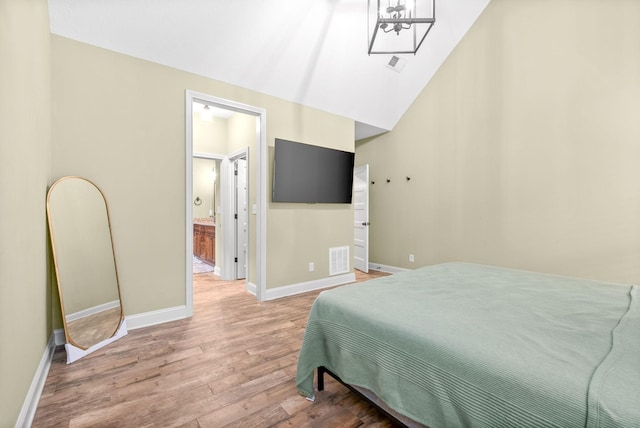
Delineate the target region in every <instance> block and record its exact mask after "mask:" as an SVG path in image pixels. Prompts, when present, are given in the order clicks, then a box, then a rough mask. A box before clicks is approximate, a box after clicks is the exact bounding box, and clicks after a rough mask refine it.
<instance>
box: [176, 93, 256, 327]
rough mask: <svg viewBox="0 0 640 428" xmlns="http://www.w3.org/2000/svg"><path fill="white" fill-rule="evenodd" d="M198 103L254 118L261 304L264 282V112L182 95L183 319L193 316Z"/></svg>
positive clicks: (205, 96) (206, 97)
mask: <svg viewBox="0 0 640 428" xmlns="http://www.w3.org/2000/svg"><path fill="white" fill-rule="evenodd" d="M196 100H199V101H204V102H206V103H208V104H211V105H214V106H216V107H220V108H223V109H227V110H234V111H237V112H240V113H244V114H249V115H251V116H255V117H256V118H257V126H256V147H257V152H258V153H257V159H256V160H257V162H256V164H257V165H256V178H255V186H252V187H255V192H256V210H255V213H256V220H257V221H256V222H255V223H256V254H255V263H256V278H255V281H256V283H255V293H256V298H257V299H258V300H260V301H262V300H263V299H264V298H265V290H266V280H267V263H266V257H267V233H266V229H267V227H266V226H267V212H266V210H267V192H266V190H265V189H266V187H265V186H266V183H267V170H268V168H267V167H268V165H267V111H266V110H265V109H263V108H259V107H254V106H250V105H247V104H241V103H237V102H235V101H230V100H226V99H223V98H218V97H214V96H211V95H208V94H204V93H201V92H196V91H191V90H186V91H185V154H186V160H185V163H186V165H185V183H186V192H185V206H186V210H185V211H186V213H185V235H186V248H185V265H186V269H185V270H186V275H185V306H186V315H187V316H193V255H192V254H191V251H190V249H191V248H193V233H192V230H193V224H192V219H193V208H192V206H191V203H192V201H191V196H192V194H193V165H192V160H191V159H192V156H193V102H194V101H196Z"/></svg>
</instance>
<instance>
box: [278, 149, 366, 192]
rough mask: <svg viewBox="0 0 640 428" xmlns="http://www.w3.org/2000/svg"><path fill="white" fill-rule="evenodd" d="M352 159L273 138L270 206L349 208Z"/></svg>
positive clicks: (345, 155) (338, 153) (327, 150)
mask: <svg viewBox="0 0 640 428" xmlns="http://www.w3.org/2000/svg"><path fill="white" fill-rule="evenodd" d="M354 156H355V155H354V153H351V152H345V151H342V150H335V149H329V148H326V147H318V146H312V145H309V144H303V143H297V142H294V141H288V140H281V139H279V138H276V141H275V150H274V155H273V202H303V203H340V204H350V203H351V193H352V187H353V162H354Z"/></svg>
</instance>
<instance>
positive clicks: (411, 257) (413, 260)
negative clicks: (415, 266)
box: [409, 254, 416, 263]
mask: <svg viewBox="0 0 640 428" xmlns="http://www.w3.org/2000/svg"><path fill="white" fill-rule="evenodd" d="M415 261H416V258H415V257H414V256H413V254H409V262H411V263H413V262H415Z"/></svg>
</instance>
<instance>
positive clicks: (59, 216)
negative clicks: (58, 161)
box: [47, 177, 127, 363]
mask: <svg viewBox="0 0 640 428" xmlns="http://www.w3.org/2000/svg"><path fill="white" fill-rule="evenodd" d="M47 219H48V222H49V234H50V236H51V247H52V251H53V258H54V264H55V271H56V279H57V282H58V291H59V293H60V303H61V309H62V320H63V323H64V331H65V337H66V344H65V348H66V351H67V363H71V362H73V361H76V360H77V359H79V358H81V357H83V356H84V355H87V354H89V353H91V352H93V351H95V350H97V349H100V348H102V347H103V346H105V345H107V344H109V343H111V342H113V341H114V340H116V339H118V338H120V337H122V336H124V335H126V334H127V327H126V323H125V319H124V312H123V310H122V300H121V295H120V285H119V282H118V271H117V268H116V255H115V251H114V249H113V240H112V236H111V225H110V220H109V209H108V206H107V202H106V199H105V197H104V195H103V193H102V191H101V190H100V189H99V188H98V187H97V186H96V185H95V184H93V183H92V182H91V181H89V180H87V179H84V178H82V177H63V178H61V179H59V180H57V181H56V182H55V183H54V184H53V185H52V186H51V188H50V189H49V192H48V194H47Z"/></svg>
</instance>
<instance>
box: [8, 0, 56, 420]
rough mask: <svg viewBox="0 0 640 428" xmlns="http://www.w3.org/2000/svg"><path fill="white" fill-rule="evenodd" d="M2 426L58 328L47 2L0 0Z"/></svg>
mask: <svg viewBox="0 0 640 428" xmlns="http://www.w3.org/2000/svg"><path fill="white" fill-rule="evenodd" d="M0 94H1V95H0V343H1V345H0V427H12V426H14V424H15V422H16V420H17V418H18V415H19V413H20V409H21V407H22V404H23V401H24V399H25V396H26V394H27V391H28V389H29V385H30V384H31V381H32V379H33V377H34V374H35V372H36V369H37V367H38V364H39V362H40V359H41V358H42V355H43V353H44V351H45V349H46V345H47V341H48V339H49V335H50V334H51V331H52V327H51V307H52V303H51V302H52V293H51V281H50V279H49V261H48V253H47V229H46V215H45V198H46V194H47V185H48V184H49V179H50V176H49V174H50V150H51V147H50V146H51V139H50V129H51V103H50V43H49V16H48V10H47V2H46V1H44V0H41V1H13V0H0Z"/></svg>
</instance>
